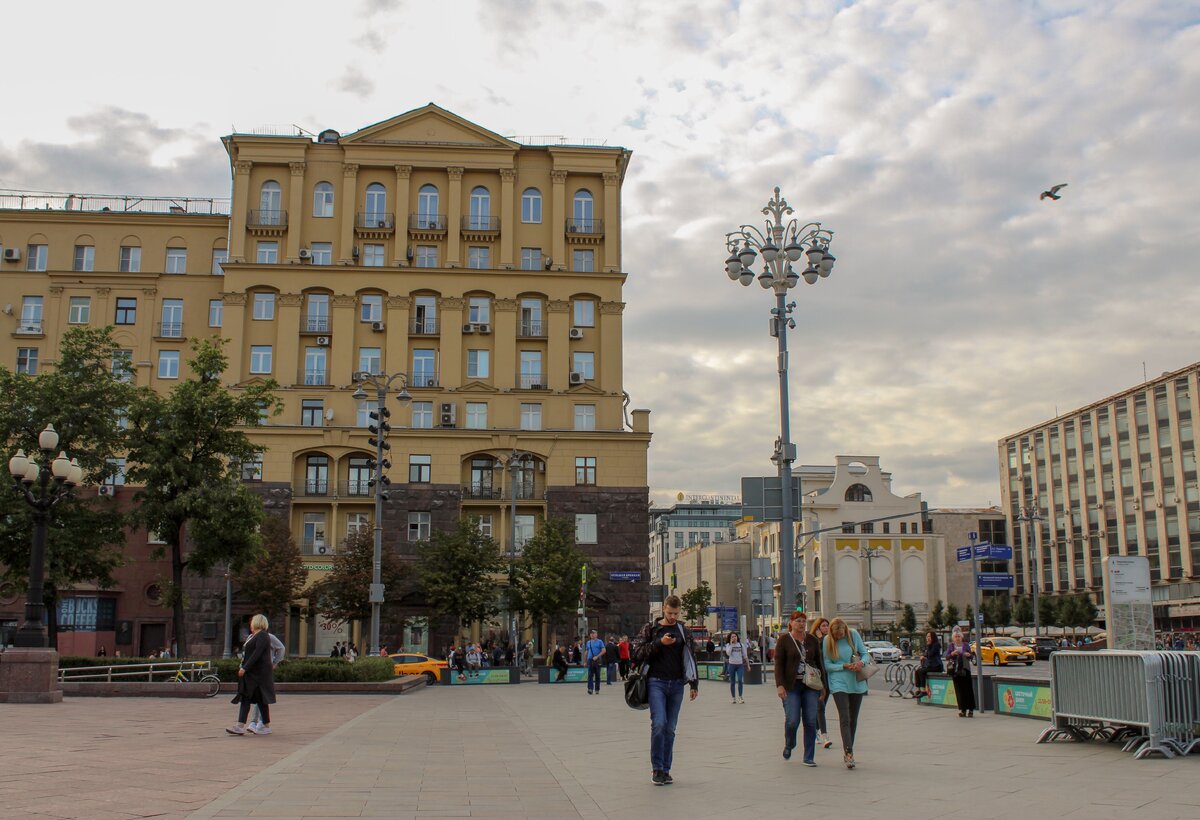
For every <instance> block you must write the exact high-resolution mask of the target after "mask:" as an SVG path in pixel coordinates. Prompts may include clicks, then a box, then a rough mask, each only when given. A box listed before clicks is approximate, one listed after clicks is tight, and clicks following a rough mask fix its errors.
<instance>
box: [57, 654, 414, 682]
mask: <svg viewBox="0 0 1200 820" xmlns="http://www.w3.org/2000/svg"><path fill="white" fill-rule="evenodd" d="M200 660H207V661H209V662H210V663H211V664H212V667H213V670H214V671H215V672H216V673H217V675H218V676H220V678H221V680H222V681H224V682H228V683H232V682H235V681H236V680H237V670H238V664H239V663H240V662H239V661H238V659H237V658H228V659H226V658H201V659H200ZM155 661H161V662H162V663H178V660H176V659H174V658H172V659H171V660H167V659H165V658H162V659H159V658H89V657H81V656H77V655H66V656H63V657H60V658H59V659H58V666H59V668H60V669H73V668H76V667H80V666H126V665H130V664H145V663H152V662H155ZM394 668H395V667H394V664H393V663H392V661H391V660H390V659H388V658H359V659H358V660H356V661H355V662H354V663H350V662H349V661H346V660H343V659H342V658H325V657H315V658H285V659H284V660H283V662H282V663H280V664H279V666H277V667H275V680H276V681H277V682H280V683H284V682H289V683H376V682H383V681H389V680H391V679H392V678H394V677H395V671H394ZM154 679H155V680H156V681H162V680H166V679H167V676H165V675H163V674H161V673H160V674H156V675H155V676H154ZM117 680H122V681H131V682H144V681H146V680H148V676H146V675H136V676H133V675H131V676H128V677H121V678H117Z"/></svg>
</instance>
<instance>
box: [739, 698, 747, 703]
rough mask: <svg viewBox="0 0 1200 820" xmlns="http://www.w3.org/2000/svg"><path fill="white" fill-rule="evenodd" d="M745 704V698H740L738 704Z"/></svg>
mask: <svg viewBox="0 0 1200 820" xmlns="http://www.w3.org/2000/svg"><path fill="white" fill-rule="evenodd" d="M745 702H746V699H745V698H738V703H745Z"/></svg>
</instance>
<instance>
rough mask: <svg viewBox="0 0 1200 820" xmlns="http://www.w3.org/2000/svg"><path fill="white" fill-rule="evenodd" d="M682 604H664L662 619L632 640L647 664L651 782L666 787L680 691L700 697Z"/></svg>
mask: <svg viewBox="0 0 1200 820" xmlns="http://www.w3.org/2000/svg"><path fill="white" fill-rule="evenodd" d="M682 608H683V602H682V601H680V600H679V596H678V595H668V596H667V599H666V600H665V601H663V616H662V618H661V619H660V620H657V621H651V622H650V623H648V624H646V625H645V626H643V627H642V629H641V631H640V632H638V635H637V637H636V638H634V639H633V646H632V652H633V657H634V659H635V660H636V661H637V662H638V663H639V664H643V663H644V664H648V665H649V667H650V668H649V671H648V673H647V675H646V690H647V694H648V695H649V699H650V767H651V770H652V772H653V773H652V775H651V778H650V779H651V781H652V782H653V783H654V785H656V786H668V785H670V784H671V783H673V782H674V778H672V777H671V757H672V753H673V752H674V749H675V725H676V724H677V723H678V722H679V709H680V707H681V706H683V689H684V686H685V685H687V686H689V687H691V699H692V700H695V699H696V697H697V696H698V695H699V694H700V682H699V680H698V675H697V673H696V659H695V658H694V657H693V656H692V633H691V630H689V629H688V628H687V627H686V626H685V625H684V624H682V623H680V621H679V614H680V611H681V610H682Z"/></svg>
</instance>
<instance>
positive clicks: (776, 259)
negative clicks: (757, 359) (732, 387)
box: [725, 188, 835, 612]
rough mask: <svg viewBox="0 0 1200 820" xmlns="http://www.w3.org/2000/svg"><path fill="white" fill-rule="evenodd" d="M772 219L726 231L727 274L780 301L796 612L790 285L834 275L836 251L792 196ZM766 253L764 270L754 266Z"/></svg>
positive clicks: (770, 211)
mask: <svg viewBox="0 0 1200 820" xmlns="http://www.w3.org/2000/svg"><path fill="white" fill-rule="evenodd" d="M762 212H763V214H764V215H765V216H768V217H771V219H768V220H767V221H766V222H765V224H764V225H763V227H762V228H760V227H758V226H756V225H742V226H740V227H739V228H738V229H737V230H736V231H732V232H730V233H727V234H726V235H725V247H726V249H727V250H728V251H729V258H728V259H726V260H725V274H726V275H727V276H728V277H729V278H730V279H731V280H732V281H734V282H741V284H742V285H744V286H747V287H748V286H749V285H750V283H751V282H753V281H754V280H755V279H756V278H757V279H758V284H759V285H760V286H761V287H762V288H763V290H773V291H774V292H775V307H774V308H772V309H771V321H770V333H771V335H772V336H774V337H775V338H776V339H777V340H778V348H779V352H778V365H779V440H778V441H777V442H776V443H775V454H774V455H773V456H772V458H771V461H772V462H774V463H775V465H776V466H777V467H778V469H779V484H780V489H781V490H782V492H783V512H782V515H781V517H780V527H779V529H780V549H779V574H780V579H779V581H780V584H779V593H780V594H779V597H780V602H781V603H782V604H783V609H784V611H785V612H791V608H792V607H794V606H795V605H796V603H797V601H796V555H795V549H796V532H795V525H796V520H795V511H794V510H793V509H792V464H793V463H794V462H795V460H796V445H794V444H792V441H791V419H790V409H789V406H788V352H787V332H788V330H789V329H795V327H796V320H795V319H793V318H791V315H790V314H791V313H792V311H793V310H794V309H795V307H796V303H795V302H791V303H788V302H787V299H786V295H787V292H788V290H789V289H791V288H794V287H796V285H797V283H798V282H799V281H800V277H801V276H803V277H804V281H805V282H807V283H808V284H810V285H812V284H815V283H816V282H817V280H818V279H823V278H826V277H828V276H829V274H830V272H831V271H832V270H833V263H834V261H835V260H834V256H833V254H832V253H830V252H829V245H830V242H831V241H832V240H833V231H830V230H827V229H825V228H823V227H821V223H820V222H809V223H808V224H806V225H801V224H800V221H799V220H797V219H787V221H786V222H785V221H784V219H785V217H790V216H791V215H792V214H793V213H794V211H793V210H792V208H791V206H789V205H788V204H787V200H786V199H784V198H783V197H781V196H780V194H779V188H776V189H775V196H774V197H773V198H772V199H771V200H770V201H769V202H767V205H766V207H764V208H763V209H762ZM759 256H761V257H762V261H763V265H762V272H761V273H759V274H757V275H756V274H755V272H754V270H753V269H752V267H753V265H754V262H755V260H756V259H757V258H758V257H759ZM802 258H803V259H804V261H805V262H806V263H807V265H806V267H805V268H804V270H803V271H802V272H799V273H798V272H797V271H796V269H795V267H793V264H794V263H797V264H798V263H800V262H801V259H802Z"/></svg>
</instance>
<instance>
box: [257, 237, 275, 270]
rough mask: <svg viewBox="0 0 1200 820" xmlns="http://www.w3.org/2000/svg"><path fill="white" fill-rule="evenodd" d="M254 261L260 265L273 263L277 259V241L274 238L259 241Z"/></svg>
mask: <svg viewBox="0 0 1200 820" xmlns="http://www.w3.org/2000/svg"><path fill="white" fill-rule="evenodd" d="M254 261H255V262H257V263H258V264H260V265H274V264H275V263H276V262H278V261H279V243H278V242H276V241H274V240H270V241H266V240H264V241H261V242H259V243H258V246H257V249H256V251H255V255H254Z"/></svg>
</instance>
